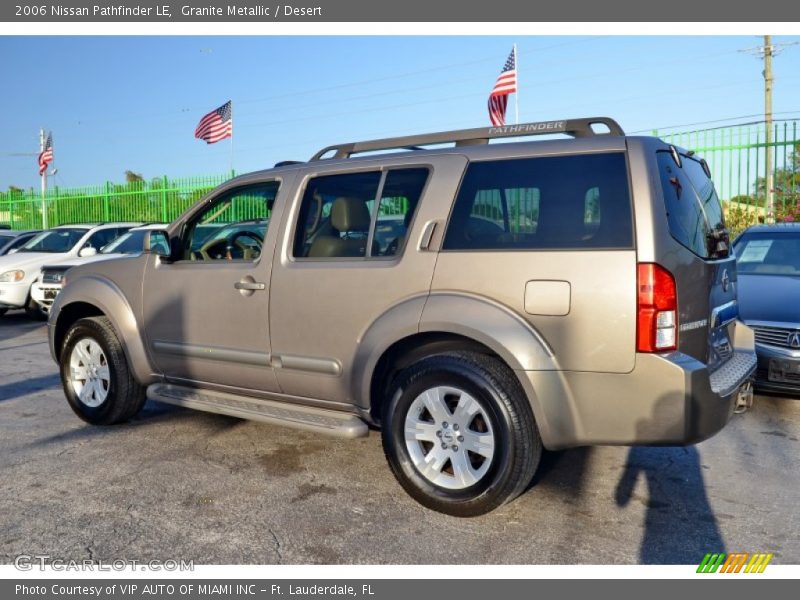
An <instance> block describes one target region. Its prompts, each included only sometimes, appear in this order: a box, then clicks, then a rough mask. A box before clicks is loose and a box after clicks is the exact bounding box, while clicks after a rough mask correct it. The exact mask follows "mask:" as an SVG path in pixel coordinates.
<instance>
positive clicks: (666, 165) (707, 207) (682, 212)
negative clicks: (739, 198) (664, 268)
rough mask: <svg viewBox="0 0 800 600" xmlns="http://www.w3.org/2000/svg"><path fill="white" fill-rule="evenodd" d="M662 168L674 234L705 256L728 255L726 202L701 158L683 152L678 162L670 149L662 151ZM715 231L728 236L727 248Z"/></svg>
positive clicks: (722, 236)
mask: <svg viewBox="0 0 800 600" xmlns="http://www.w3.org/2000/svg"><path fill="white" fill-rule="evenodd" d="M658 168H659V174H660V177H661V188H662V190H663V192H664V207H665V208H666V210H667V220H668V222H669V230H670V234H671V235H672V237H673V238H675V240H676V241H678V242H679V243H680V244H681V245H682V246H685V247H686V248H688V249H689V250H691V251H692V252H694V253H695V254H696V255H697V256H700V257H701V258H724V257H725V256H727V231H725V220H724V218H723V216H722V206H721V205H720V202H719V198H718V197H717V192H716V190H715V189H714V183H713V182H712V181H711V179H710V178H709V177H708V175H706V173H705V170H704V169H703V165H702V164H701V163H700V161H698V160H697V159H695V158H692V157H689V156H685V155H682V156H681V166H678V164H677V163H676V162H675V160H674V159H673V157H672V154H671V153H670V152H667V151H662V152H659V153H658ZM715 235H716V236H717V237H720V238H724V240H725V249H724V250H722V248H721V247H718V245H717V242H716V240H715V239H714V236H715Z"/></svg>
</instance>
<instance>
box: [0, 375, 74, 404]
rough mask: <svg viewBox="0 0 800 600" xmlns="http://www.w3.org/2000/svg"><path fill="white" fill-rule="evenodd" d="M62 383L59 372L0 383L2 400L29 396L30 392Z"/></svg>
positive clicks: (54, 386) (0, 397)
mask: <svg viewBox="0 0 800 600" xmlns="http://www.w3.org/2000/svg"><path fill="white" fill-rule="evenodd" d="M60 385H61V379H60V378H59V376H58V373H51V374H50V375H42V376H41V377H33V378H31V379H23V380H22V381H14V382H12V383H3V384H0V402H2V401H3V400H14V399H15V398H21V397H22V396H27V395H28V394H35V393H36V392H41V391H43V390H48V389H52V388H56V387H59V386H60Z"/></svg>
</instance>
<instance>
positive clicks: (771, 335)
mask: <svg viewBox="0 0 800 600" xmlns="http://www.w3.org/2000/svg"><path fill="white" fill-rule="evenodd" d="M753 332H754V333H755V337H756V342H758V343H759V344H766V345H767V346H778V347H780V348H795V349H796V348H797V346H791V345H790V344H789V335H790V334H792V333H798V332H800V327H798V328H796V329H789V328H785V327H763V326H755V327H753Z"/></svg>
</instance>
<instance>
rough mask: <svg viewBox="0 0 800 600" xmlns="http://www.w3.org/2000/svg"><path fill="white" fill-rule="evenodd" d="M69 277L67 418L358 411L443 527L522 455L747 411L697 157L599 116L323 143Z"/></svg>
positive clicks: (693, 433) (725, 259) (59, 307)
mask: <svg viewBox="0 0 800 600" xmlns="http://www.w3.org/2000/svg"><path fill="white" fill-rule="evenodd" d="M600 128H603V132H602V133H601V132H599V131H598V130H599V129H600ZM554 133H562V134H566V136H561V139H554V137H556V136H553V134H554ZM541 134H547V135H548V138H547V139H543V140H540V141H534V142H531V141H523V142H520V141H515V142H509V143H497V144H489V143H488V142H489V140H490V139H494V138H505V137H520V136H533V135H541ZM448 142H449V143H450V145H449V146H447V147H443V145H444V144H446V143H448ZM423 146H437V147H436V148H429V149H423V148H422V147H423ZM381 150H389V152H384V153H380V152H378V151H381ZM398 150H400V151H398ZM402 150H405V151H402ZM365 152H366V153H370V154H367V155H366V156H361V157H359V158H352V156H353V155H354V154H359V153H365ZM214 226H216V228H214ZM209 229H213V232H212V233H211V235H210V236H209V234H208V230H209ZM66 279H67V285H66V286H65V287H64V289H63V292H62V293H61V294H60V295H59V296H58V299H57V300H56V302H55V304H54V306H53V308H52V312H51V317H50V321H49V329H50V345H51V350H52V354H53V357H54V358H55V359H56V360H57V361H58V363H59V364H60V367H61V378H62V381H63V385H64V391H65V393H66V396H67V399H68V401H69V403H70V405H71V406H72V408H73V409H74V411H75V412H76V413H77V414H78V416H80V417H81V418H82V419H84V420H86V421H88V422H89V423H95V424H99V425H107V424H112V423H120V422H122V421H125V420H127V419H130V418H131V417H133V416H134V415H135V414H136V413H137V412H138V411H139V410H140V409H141V407H142V405H143V404H144V402H145V399H146V398H151V399H154V400H159V401H162V402H169V403H173V404H178V405H181V406H188V407H192V408H196V409H200V410H206V411H212V412H218V413H223V414H227V415H234V416H237V417H243V418H248V419H257V420H262V421H267V422H270V423H283V424H286V425H290V426H294V427H299V428H302V429H307V430H312V431H318V432H325V433H329V434H332V435H339V436H344V437H356V436H364V435H367V433H368V425H372V426H375V427H379V428H380V429H381V430H382V435H383V444H384V448H385V451H386V457H387V459H388V461H389V464H390V466H391V468H392V470H393V471H394V473H395V475H396V476H397V479H398V480H399V482H400V484H401V485H402V486H403V487H404V488H405V489H406V491H407V492H408V493H409V494H411V495H412V496H413V497H414V498H416V499H417V500H418V501H419V502H421V503H422V504H424V505H425V506H428V507H430V508H433V509H435V510H439V511H442V512H445V513H449V514H452V515H458V516H471V515H478V514H481V513H485V512H488V511H490V510H492V509H494V508H496V507H497V506H499V505H501V504H502V503H504V502H507V501H509V500H511V499H512V498H514V497H515V496H517V495H518V494H520V493H521V492H522V490H524V489H525V488H526V486H527V485H528V484H529V482H530V481H531V478H532V477H533V474H534V472H535V471H536V468H537V465H538V463H539V458H540V455H541V451H542V447H545V448H550V449H558V448H568V447H574V446H580V445H587V444H691V443H694V442H697V441H699V440H703V439H705V438H707V437H709V436H711V435H713V434H714V433H716V432H717V431H719V430H720V429H721V428H722V427H724V425H725V424H726V423H727V421H728V420H729V419H730V417H731V414H732V413H733V412H734V411H735V410H737V409H744V408H746V407H747V406H749V404H750V403H751V402H752V391H751V388H750V377H751V375H752V373H753V370H754V368H755V365H756V359H755V354H754V352H753V334H752V331H751V330H750V329H748V328H747V327H746V326H744V325H743V324H741V323H740V322H737V306H736V292H735V290H736V265H735V262H734V260H733V257H732V256H730V254H729V248H728V233H727V230H726V229H725V225H724V222H723V215H722V210H721V207H720V203H719V200H718V198H717V195H716V192H715V191H714V186H713V184H712V182H711V179H710V173H709V169H708V166H707V165H706V163H705V161H703V160H700V159H699V158H698V157H697V156H694V155H693V153H691V152H688V151H684V150H681V149H678V148H675V147H673V146H669V145H667V144H665V143H664V142H662V141H661V140H659V139H656V138H649V137H627V136H625V135H624V133H623V132H622V130H621V129H620V127H619V125H617V123H616V122H614V121H613V120H611V119H607V118H591V119H577V120H568V121H551V122H546V123H531V124H527V125H519V126H508V127H499V128H490V129H473V130H465V131H453V132H446V133H438V134H429V135H421V136H411V137H404V138H396V139H387V140H376V141H368V142H358V143H351V144H344V145H339V146H331V147H329V148H325V149H324V150H322V151H321V152H319V153H318V154H317V155H315V156H314V157H313V158H312V159H311V160H310V161H309V162H307V163H280V164H279V165H277V166H276V168H274V169H269V170H265V171H260V172H257V173H251V174H249V175H244V176H241V177H237V178H235V179H233V180H231V181H229V182H227V183H225V184H224V185H222V186H220V187H219V188H217V189H216V190H214V191H213V192H211V193H210V194H208V195H207V196H206V197H205V198H203V199H202V200H200V201H199V202H198V203H197V204H195V205H194V206H193V207H191V208H190V209H189V210H187V211H186V213H185V214H184V215H183V216H182V217H180V218H179V219H178V220H177V221H175V222H174V223H173V224H172V225H170V226H169V228H168V229H167V230H165V231H153V232H150V233H149V234H148V235H147V236H146V237H145V243H144V252H143V253H142V254H141V255H138V256H130V257H125V258H119V259H115V260H110V261H106V262H99V263H94V264H91V265H86V266H78V267H74V268H72V269H70V271H69V272H68V274H67V276H66Z"/></svg>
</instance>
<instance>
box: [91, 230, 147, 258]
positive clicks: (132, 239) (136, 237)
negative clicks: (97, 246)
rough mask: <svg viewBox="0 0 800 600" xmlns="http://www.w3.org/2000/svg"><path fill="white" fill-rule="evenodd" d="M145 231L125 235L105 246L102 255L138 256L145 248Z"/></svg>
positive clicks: (130, 232) (101, 251)
mask: <svg viewBox="0 0 800 600" xmlns="http://www.w3.org/2000/svg"><path fill="white" fill-rule="evenodd" d="M144 234H145V230H144V229H140V230H138V231H129V232H128V233H123V234H122V235H121V236H119V237H118V238H117V239H116V240H114V241H113V242H111V243H110V244H108V245H107V246H104V247H103V249H102V250H100V254H137V253H139V252H141V251H142V248H143V247H144Z"/></svg>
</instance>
